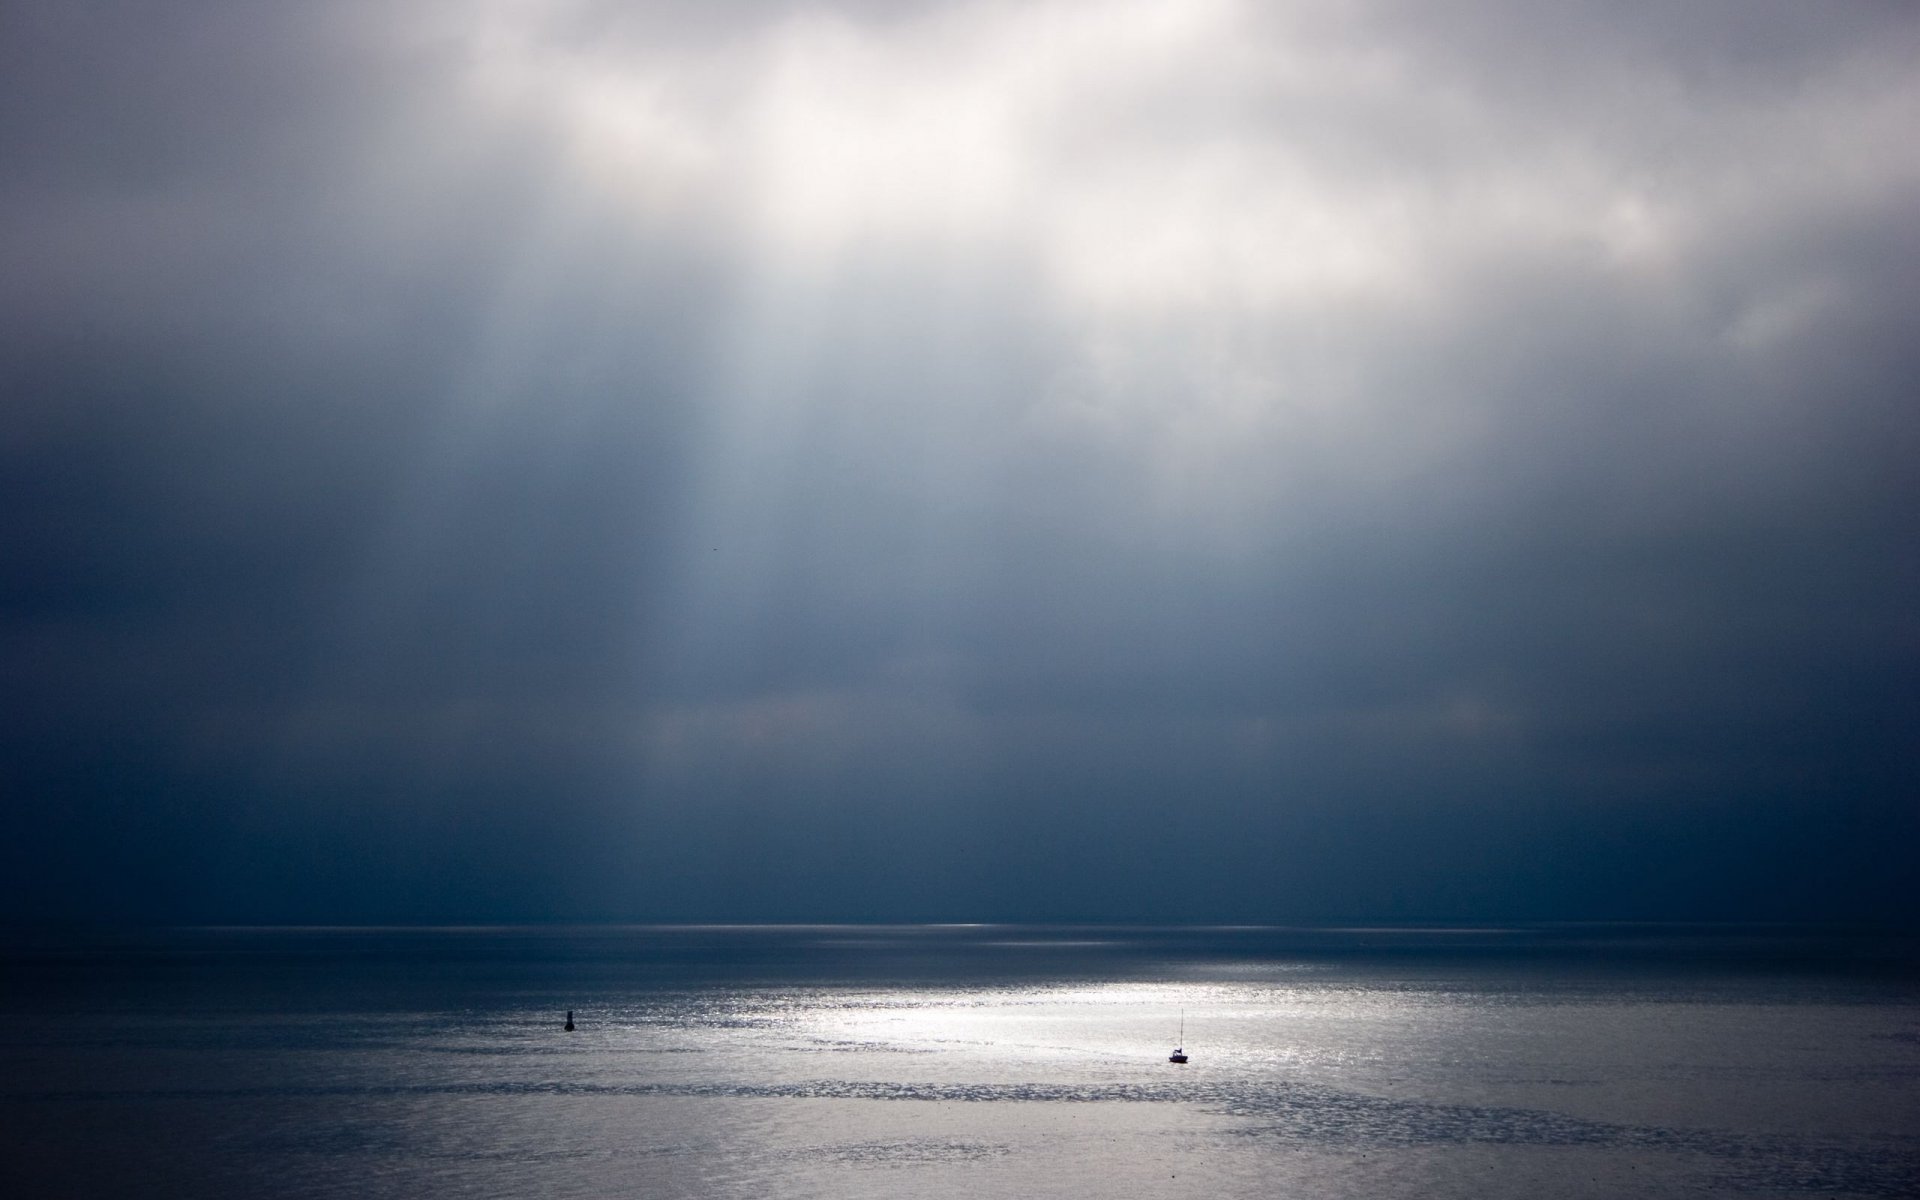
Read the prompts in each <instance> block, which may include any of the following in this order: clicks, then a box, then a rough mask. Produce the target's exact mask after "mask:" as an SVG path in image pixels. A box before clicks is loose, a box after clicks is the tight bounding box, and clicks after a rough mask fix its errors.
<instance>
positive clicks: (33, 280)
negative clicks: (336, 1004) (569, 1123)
mask: <svg viewBox="0 0 1920 1200" xmlns="http://www.w3.org/2000/svg"><path fill="white" fill-rule="evenodd" d="M6 21H7V23H8V33H7V36H6V37H4V38H0V45H4V47H5V49H4V50H3V51H0V53H3V54H4V55H5V56H6V58H5V61H4V63H3V64H0V66H4V70H0V78H4V79H5V83H4V85H3V86H4V88H5V102H4V103H0V155H3V156H4V160H5V164H6V167H7V170H6V172H5V176H4V181H0V269H3V270H4V272H5V274H6V276H7V277H8V278H9V280H10V281H11V283H10V286H9V287H8V288H7V289H6V291H5V292H4V294H0V313H3V314H4V318H5V320H4V326H3V330H4V331H0V387H3V388H4V392H3V393H0V394H3V395H4V403H5V409H6V422H5V429H4V433H0V501H3V502H4V507H3V508H0V511H3V512H4V514H5V517H4V520H5V525H4V563H3V564H0V604H4V627H3V628H0V652H3V653H4V656H5V664H6V669H7V672H8V675H9V677H10V679H11V683H10V686H9V689H8V699H7V702H6V704H7V709H6V714H5V715H6V719H7V725H8V734H7V741H6V755H5V767H4V771H5V776H4V782H5V786H6V788H7V791H8V793H9V796H10V798H11V799H12V803H11V807H12V811H13V813H14V817H13V820H12V821H11V822H10V829H9V831H8V832H9V835H10V837H9V841H10V843H11V845H12V846H13V848H14V849H13V851H12V854H11V856H10V859H9V862H8V866H9V868H10V869H9V885H8V887H9V890H8V892H7V893H6V896H7V899H6V904H7V906H8V908H9V910H10V911H13V912H16V913H19V914H22V915H30V916H47V915H52V914H56V913H60V912H70V913H73V914H76V915H88V914H100V915H120V916H124V915H129V914H145V915H157V916H167V917H195V916H199V917H217V918H220V919H287V918H298V919H347V920H352V919H388V918H413V917H422V918H436V919H439V918H447V919H458V918H489V919H491V918H503V917H564V916H587V917H639V918H649V917H658V918H740V919H765V918H774V919H777V918H780V917H783V916H788V917H823V916H824V917H833V916H846V917H931V918H941V917H944V918H967V917H1000V918H1019V917H1023V916H1027V917H1083V918H1166V919H1305V918H1313V917H1319V916H1354V917H1366V916H1377V917H1391V918H1395V919H1403V918H1407V917H1421V916H1425V917H1448V916H1469V917H1476V916H1478V917H1503V916H1504V917H1525V916H1543V917H1554V916H1568V917H1574V916H1596V917H1604V916H1661V915H1674V916H1721V917H1731V916H1743V915H1764V916H1796V915H1807V916H1828V915H1845V916H1873V915H1886V916H1900V917H1910V916H1911V915H1912V913H1913V899H1914V897H1913V894H1912V890H1911V885H1910V884H1908V883H1906V882H1904V880H1905V878H1906V865H1907V864H1906V862H1905V857H1906V856H1905V855H1904V853H1903V852H1902V850H1901V847H1902V846H1904V845H1907V844H1910V839H1911V837H1912V835H1913V834H1914V833H1915V832H1917V831H1916V830H1915V828H1914V825H1915V818H1916V808H1915V805H1914V803H1913V801H1914V793H1913V787H1914V783H1915V780H1914V772H1913V770H1912V768H1911V765H1910V762H1911V757H1910V755H1909V754H1908V752H1907V750H1906V748H1905V747H1906V742H1907V741H1908V740H1909V738H1910V736H1911V734H1912V727H1913V724H1914V716H1915V712H1914V694H1915V692H1914V688H1915V683H1916V680H1915V671H1914V666H1915V664H1914V654H1915V646H1916V638H1915V628H1914V623H1913V617H1912V616H1911V613H1912V611H1913V607H1914V606H1913V601H1914V598H1915V595H1916V590H1917V589H1916V584H1917V583H1920V579H1916V574H1917V573H1920V564H1917V563H1916V559H1915V553H1914V550H1913V548H1912V545H1913V543H1912V539H1911V536H1910V534H1909V533H1908V531H1907V526H1908V524H1909V523H1910V519H1911V513H1912V512H1914V511H1915V510H1916V504H1915V502H1916V500H1920V496H1917V495H1916V491H1917V490H1920V489H1917V488H1916V485H1915V474H1914V472H1913V471H1912V470H1911V467H1910V465H1909V464H1910V463H1911V462H1913V461H1914V456H1915V452H1916V451H1920V446H1916V444H1915V442H1916V436H1915V435H1916V424H1917V422H1916V418H1915V415H1914V413H1915V409H1914V406H1913V402H1912V398H1913V396H1914V394H1915V382H1916V380H1920V357H1917V356H1916V352H1915V350H1914V349H1913V346H1912V339H1911V337H1910V333H1909V331H1910V327H1911V323H1912V315H1913V313H1914V311H1915V309H1916V307H1917V305H1916V295H1915V290H1916V287H1920V284H1917V283H1916V280H1920V274H1916V271H1917V270H1920V245H1916V242H1915V235H1914V233H1913V230H1914V229H1916V228H1920V224H1916V220H1915V218H1916V217H1920V189H1917V188H1916V183H1917V182H1920V178H1917V177H1920V172H1916V169H1915V160H1914V158H1913V156H1912V154H1911V151H1909V150H1907V149H1906V148H1905V145H1906V142H1905V139H1906V131H1907V130H1909V129H1910V128H1911V126H1912V124H1913V118H1914V117H1915V116H1916V115H1920V114H1916V112H1915V110H1916V108H1917V107H1920V88H1916V86H1915V85H1914V83H1913V82H1912V80H1911V78H1910V76H1911V71H1910V63H1911V61H1912V55H1913V51H1914V50H1915V49H1916V48H1917V47H1916V42H1917V41H1920V22H1916V21H1914V20H1913V18H1912V17H1911V16H1910V15H1908V14H1906V13H1904V12H1903V11H1901V10H1899V9H1898V8H1895V7H1874V6H1867V5H1860V6H1846V7H1842V8H1837V9H1831V10H1827V9H1823V10H1820V12H1819V13H1818V14H1815V13H1813V12H1812V11H1811V10H1806V9H1803V8H1801V7H1798V6H1790V5H1787V6H1769V5H1753V4H1740V5H1730V6H1710V5H1702V6H1689V7H1687V8H1685V9H1672V8H1670V7H1668V6H1650V7H1648V8H1646V9H1644V10H1634V11H1622V10H1620V9H1618V8H1617V7H1615V6H1608V7H1605V8H1588V7H1585V6H1578V5H1562V6H1538V5H1527V6H1508V5H1480V6H1469V7H1456V6H1449V7H1448V8H1446V9H1436V8H1433V7H1431V6H1424V5H1411V6H1401V5H1386V4H1383V5H1375V6H1351V5H1309V4H1303V5H1293V6H1259V7H1248V8H1242V7H1240V6H1236V5H1230V4H1220V5H1193V6H1160V5H1150V4H1120V3H1115V4H1060V5H1039V6H1027V7H1023V8H1018V9H1016V8H1002V7H995V6H990V5H970V4H951V5H933V4H930V5H922V6H915V7H912V8H902V7H899V6H891V5H889V6H874V7H872V8H871V9H869V8H866V7H861V6H850V5H828V6H814V5H807V6H802V5H778V4H767V5H746V6H725V7H721V6H704V5H702V6H675V5H641V6H630V5H617V6H616V5H596V4H587V3H580V4H562V3H554V4H536V5H505V4H503V5H493V6H478V7H474V8H468V7H466V6H449V7H447V8H445V9H441V8H436V7H433V6H416V7H414V8H412V9H409V10H408V11H407V12H406V13H405V14H401V15H396V14H395V13H393V12H392V11H391V10H390V9H388V8H387V7H385V6H356V5H350V4H335V5H325V6H320V7H317V8H309V9H303V10H297V11H296V10H288V11H286V12H280V11H277V10H273V11H269V10H264V9H260V8H258V7H257V6H246V5H236V6H232V7H231V8H230V9H229V8H225V7H221V6H201V7H198V8H196V9H195V10H194V11H193V14H192V15H191V16H188V17H182V16H181V15H180V14H178V13H174V14H169V16H168V18H167V19H165V20H161V19H160V18H158V17H153V16H149V15H146V14H144V13H143V12H142V11H141V10H139V9H137V8H136V7H130V6H117V5H59V6H53V5H41V6H16V7H15V8H14V9H13V10H10V15H9V16H8V17H7V18H6ZM1170 845H1173V846H1178V847H1179V848H1180V853H1178V854H1173V855H1170V854H1168V853H1167V849H1168V847H1169V846H1170Z"/></svg>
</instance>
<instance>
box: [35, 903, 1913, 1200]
mask: <svg viewBox="0 0 1920 1200" xmlns="http://www.w3.org/2000/svg"><path fill="white" fill-rule="evenodd" d="M1914 961H1915V959H1914V955H1913V952H1912V947H1911V945H1910V944H1908V943H1905V942H1902V941H1899V940H1897V939H1889V938H1886V937H1871V936H1866V935H1863V934H1857V933H1848V932H1845V931H1834V930H1781V929H1764V930H1762V929H1737V930H1730V929H1726V928H1713V929H1699V928H1670V927H1668V928H1605V927H1582V928H1553V929H1539V928H1529V929H1474V930H1460V929H1448V930H1429V929H1412V930H1374V929H1368V930H1294V929H1164V928H1160V929H1112V928H1077V927H1070V928H1041V927H1030V926H1028V927H1004V926H999V927H996V926H966V927H928V926H915V927H871V926H862V927H833V926H813V927H791V926H788V927H752V928H742V927H730V928H702V927H632V928H600V927H595V928H533V929H521V928H510V929H404V930H370V929H299V930H286V929H276V930H258V929H197V930H180V931H170V932H167V933H164V934H148V935H143V936H139V937H131V936H128V937H120V938H116V939H106V940H102V939H93V940H90V941H86V942H67V941H58V940H55V941H42V942H40V943H37V944H32V945H25V944H20V945H15V946H14V947H13V948H12V950H11V951H10V952H9V953H8V956H7V958H6V962H5V968H6V976H5V987H4V994H3V995H0V1000H3V1001H4V1004H5V1010H6V1015H7V1021H6V1024H5V1027H4V1029H5V1031H4V1034H0V1117H3V1119H4V1128H5V1129H6V1131H7V1132H6V1135H5V1136H6V1139H7V1145H6V1147H5V1164H6V1165H5V1171H6V1174H7V1175H9V1176H12V1177H13V1179H14V1181H15V1182H16V1184H24V1185H26V1186H27V1187H28V1188H30V1189H33V1191H34V1193H36V1194H39V1193H44V1194H69V1195H135V1194H138V1195H183V1196H184V1195H193V1196H243V1195H260V1194H274V1195H292V1196H396V1197H397V1196H418V1195H460V1196H519V1195H535V1194H538V1195H557V1196H572V1195H578V1196H605V1195H647V1196H685V1197H736V1196H764V1195H783V1196H814V1195H819V1196H827V1195H833V1196H849V1195H851V1196H894V1195H902V1194H914V1195H967V1196H971V1197H998V1196H1007V1197H1012V1196H1034V1195H1057V1196H1105V1195H1114V1194H1127V1195H1137V1196H1189V1195H1191V1196H1199V1195H1224V1196H1271V1195H1276V1194H1278V1195H1285V1194H1297V1195H1307V1196H1319V1197H1343V1196H1354V1197H1359V1196H1368V1197H1375V1196H1461V1197H1466V1196H1493V1197H1500V1196H1513V1197H1519V1196H1538V1195H1543V1194H1555V1195H1573V1196H1579V1195H1594V1196H1599V1195H1609V1196H1612V1195H1622V1194H1632V1195H1641V1196H1668V1195H1671V1196H1680V1195H1686V1196H1702V1195H1726V1196H1829V1197H1830V1196H1912V1195H1915V1194H1920V1136H1916V1133H1915V1131H1917V1130H1920V1086H1916V1085H1920V983H1917V981H1916V975H1915V973H1914V970H1913V966H1914ZM569 1009H571V1010H574V1012H575V1014H576V1020H577V1023H578V1029H577V1030H576V1031H575V1032H573V1033H571V1034H569V1033H566V1032H564V1031H562V1029H561V1022H562V1020H563V1018H564V1016H565V1013H566V1012H567V1010H569ZM1183 1022H1184V1027H1185V1040H1186V1048H1187V1050H1188V1051H1189V1052H1190V1054H1191V1055H1192V1062H1190V1063H1189V1064H1187V1065H1186V1066H1175V1065H1172V1064H1169V1063H1168V1062H1167V1061H1166V1056H1167V1054H1168V1052H1169V1051H1170V1050H1171V1049H1172V1048H1173V1046H1174V1043H1175V1041H1176V1040H1177V1039H1178V1037H1179V1031H1180V1029H1181V1026H1182V1023H1183ZM15 1194H21V1193H19V1192H17V1191H16V1193H15Z"/></svg>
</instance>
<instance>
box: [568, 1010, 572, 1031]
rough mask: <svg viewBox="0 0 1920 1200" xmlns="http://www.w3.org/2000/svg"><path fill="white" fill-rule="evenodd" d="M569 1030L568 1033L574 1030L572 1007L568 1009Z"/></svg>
mask: <svg viewBox="0 0 1920 1200" xmlns="http://www.w3.org/2000/svg"><path fill="white" fill-rule="evenodd" d="M567 1032H568V1033H572V1032H573V1010H572V1009H568V1010H567Z"/></svg>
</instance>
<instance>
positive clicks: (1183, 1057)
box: [1167, 1008, 1187, 1063]
mask: <svg viewBox="0 0 1920 1200" xmlns="http://www.w3.org/2000/svg"><path fill="white" fill-rule="evenodd" d="M1186 1044H1187V1010H1186V1009H1184V1008H1183V1009H1181V1010H1180V1045H1178V1046H1175V1047H1174V1048H1173V1053H1172V1054H1169V1055H1167V1061H1168V1062H1170V1063H1183V1062H1185V1061H1187V1052H1186V1050H1185V1049H1183V1047H1184V1046H1186Z"/></svg>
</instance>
